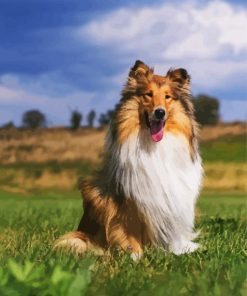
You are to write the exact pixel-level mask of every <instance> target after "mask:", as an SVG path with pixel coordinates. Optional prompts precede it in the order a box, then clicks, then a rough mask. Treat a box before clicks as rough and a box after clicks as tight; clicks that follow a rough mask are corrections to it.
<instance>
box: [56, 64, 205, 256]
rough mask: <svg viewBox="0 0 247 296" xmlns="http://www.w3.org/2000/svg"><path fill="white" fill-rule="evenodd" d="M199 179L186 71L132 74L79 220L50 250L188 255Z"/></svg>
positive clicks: (141, 69) (85, 190)
mask: <svg viewBox="0 0 247 296" xmlns="http://www.w3.org/2000/svg"><path fill="white" fill-rule="evenodd" d="M201 178H202V166H201V158H200V155H199V152H198V144H197V124H196V122H195V119H194V115H193V105H192V102H191V92H190V76H189V75H188V74H187V71H186V70H185V69H176V70H172V69H171V70H169V71H168V73H167V74H166V76H159V75H156V74H154V72H153V69H151V68H149V67H148V66H147V65H145V64H144V63H143V62H141V61H136V63H135V65H134V66H133V67H132V68H131V70H130V72H129V76H128V80H127V83H126V85H125V87H124V89H123V91H122V98H121V100H120V102H119V104H118V105H117V107H116V110H115V115H114V118H113V119H112V122H111V124H110V127H109V131H108V136H107V138H106V145H105V151H104V161H103V166H102V169H101V170H100V171H99V172H98V173H97V174H96V175H95V177H94V178H93V179H92V180H91V181H87V182H85V181H84V182H83V183H82V185H81V191H82V197H83V207H84V212H83V217H82V219H81V222H80V224H79V226H78V229H77V231H75V232H71V233H68V234H65V235H64V236H62V237H61V238H60V239H59V240H58V241H57V242H56V243H55V248H57V247H60V246H66V247H67V248H70V249H72V251H74V252H75V253H77V254H81V253H83V252H85V251H86V250H93V249H97V248H101V249H105V248H112V247H118V248H121V249H123V250H126V251H129V252H131V255H132V257H133V258H134V259H135V258H140V256H141V255H142V252H143V247H144V246H148V245H154V246H158V247H160V248H163V249H165V250H168V251H171V252H173V253H175V254H182V253H188V252H193V251H195V250H196V249H197V248H198V245H197V244H196V243H194V242H192V240H193V239H194V238H195V236H196V235H195V233H194V231H193V227H194V209H195V202H196V199H197V196H198V193H199V189H200V184H201Z"/></svg>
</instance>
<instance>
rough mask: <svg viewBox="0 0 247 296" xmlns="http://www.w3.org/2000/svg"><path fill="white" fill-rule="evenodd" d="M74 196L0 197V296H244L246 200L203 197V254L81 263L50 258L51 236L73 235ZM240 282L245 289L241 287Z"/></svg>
mask: <svg viewBox="0 0 247 296" xmlns="http://www.w3.org/2000/svg"><path fill="white" fill-rule="evenodd" d="M81 212H82V210H81V199H80V197H79V193H77V192H73V193H68V192H67V193H64V194H62V193H59V192H47V193H42V194H41V193H37V194H30V195H27V196H21V195H17V194H10V193H5V192H0V241H1V244H0V295H22V296H24V295H73V296H76V295H114V296H115V295H144V296H145V295H155V296H156V295H205V296H206V295H207V296H208V295H234V296H235V295H244V294H245V292H246V272H247V270H246V263H247V262H246V199H245V197H244V195H238V196H233V195H227V196H226V195H225V196H218V195H210V196H202V197H201V199H200V201H199V203H198V215H197V216H198V217H197V228H200V229H201V235H200V237H199V239H198V240H199V242H200V243H201V245H202V249H201V250H200V251H198V252H195V253H193V254H190V255H182V256H175V255H173V254H169V253H167V252H163V251H161V250H158V249H147V250H145V252H144V257H143V258H142V259H141V260H140V261H139V262H137V263H135V262H133V261H132V260H131V259H130V257H129V255H128V254H124V253H121V252H118V253H117V252H116V253H115V254H114V256H112V255H110V254H105V255H104V256H101V257H96V256H94V255H92V254H87V255H86V256H85V257H83V258H80V259H78V258H75V257H73V256H72V255H68V254H61V253H54V252H53V251H52V250H51V246H52V243H53V241H54V239H55V238H56V237H58V236H59V235H61V234H63V233H64V232H66V231H70V230H72V229H75V227H76V226H77V224H78V221H79V219H80V215H81ZM244 283H245V286H244Z"/></svg>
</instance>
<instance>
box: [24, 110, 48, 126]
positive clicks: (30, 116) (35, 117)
mask: <svg viewBox="0 0 247 296" xmlns="http://www.w3.org/2000/svg"><path fill="white" fill-rule="evenodd" d="M22 124H23V127H26V128H31V129H36V128H40V127H45V126H46V118H45V115H44V114H43V113H42V112H40V111H39V110H29V111H26V112H25V113H24V114H23V116H22Z"/></svg>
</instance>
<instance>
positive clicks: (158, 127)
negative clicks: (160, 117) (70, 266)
mask: <svg viewBox="0 0 247 296" xmlns="http://www.w3.org/2000/svg"><path fill="white" fill-rule="evenodd" d="M150 133H151V138H152V140H153V141H154V142H159V141H160V140H161V139H162V138H163V121H151V122H150Z"/></svg>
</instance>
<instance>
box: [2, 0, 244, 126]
mask: <svg viewBox="0 0 247 296" xmlns="http://www.w3.org/2000/svg"><path fill="white" fill-rule="evenodd" d="M244 3H245V1H226V0H225V1H223V0H221V1H191V0H188V1H138V0H134V1H129V0H128V1H113V0H104V1H102V0H91V1H89V0H87V1H81V0H21V1H20V0H0V40H1V41H0V124H3V123H5V122H7V121H10V120H13V121H14V122H15V123H16V124H17V125H19V124H20V122H21V116H22V114H23V112H24V111H26V110H28V109H34V108H35V109H39V110H41V111H42V112H44V113H45V114H46V116H47V118H48V122H49V123H50V124H51V125H62V124H68V123H69V116H70V111H71V110H72V109H78V110H79V111H81V112H82V113H83V114H84V115H85V114H87V113H88V112H89V111H90V110H91V109H92V108H93V109H95V110H96V111H97V113H98V114H100V113H102V112H105V111H106V110H107V109H109V108H112V107H113V106H114V105H115V104H116V102H117V101H118V100H119V98H120V91H121V88H122V86H123V84H124V82H125V80H126V75H127V73H128V70H129V68H130V67H131V66H132V65H133V64H134V62H135V60H136V59H141V60H143V61H145V62H146V63H147V64H149V65H150V66H154V68H155V70H156V72H158V73H160V74H165V73H166V72H167V70H168V69H169V68H170V67H184V68H186V69H187V70H188V71H189V72H190V74H191V76H192V90H193V94H194V95H197V94H199V93H206V94H208V95H211V96H215V97H217V98H219V99H220V102H221V117H222V119H223V120H226V121H231V120H244V119H246V117H247V103H246V101H247V88H246V87H247V86H246V83H247V60H246V57H247V56H246V53H247V38H246V37H245V35H246V32H245V31H246V27H247V7H246V5H245V4H244ZM84 117H85V116H84Z"/></svg>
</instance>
